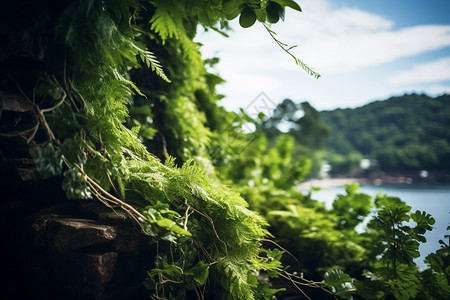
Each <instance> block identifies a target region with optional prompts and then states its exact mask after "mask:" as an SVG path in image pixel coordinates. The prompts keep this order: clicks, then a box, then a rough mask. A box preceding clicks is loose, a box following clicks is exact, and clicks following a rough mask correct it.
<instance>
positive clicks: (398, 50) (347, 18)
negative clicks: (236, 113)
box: [196, 0, 450, 110]
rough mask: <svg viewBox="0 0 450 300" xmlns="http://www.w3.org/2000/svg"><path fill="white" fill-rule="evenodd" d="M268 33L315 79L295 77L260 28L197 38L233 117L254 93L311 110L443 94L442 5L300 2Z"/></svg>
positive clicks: (445, 36) (447, 36)
mask: <svg viewBox="0 0 450 300" xmlns="http://www.w3.org/2000/svg"><path fill="white" fill-rule="evenodd" d="M297 2H298V3H299V4H300V6H301V7H302V9H303V12H302V13H299V12H296V11H294V10H291V9H289V8H288V9H287V10H286V21H285V22H279V23H277V24H275V25H273V26H272V29H273V30H275V32H277V37H278V39H280V40H281V41H283V42H285V43H287V44H289V45H297V46H298V47H296V48H295V49H293V53H294V54H295V55H296V56H297V57H298V58H300V59H301V60H302V61H303V62H305V63H307V64H308V65H309V66H311V67H313V68H314V70H315V71H317V72H319V73H320V74H321V75H322V77H321V78H320V79H315V78H313V77H311V76H308V75H307V74H306V73H305V72H304V71H302V70H301V69H300V68H299V67H298V66H297V65H296V64H295V62H294V61H293V59H292V58H291V57H289V56H288V55H287V54H286V53H284V52H283V51H282V50H281V49H280V48H279V47H278V46H277V45H276V43H275V42H274V41H273V40H272V39H271V37H270V36H269V35H268V33H267V31H265V29H264V27H263V26H262V25H260V24H255V25H254V26H252V27H250V28H247V29H244V28H241V27H240V26H239V24H238V21H237V19H235V20H233V21H232V22H231V26H232V27H233V28H234V29H235V30H234V31H233V32H230V33H229V35H230V37H229V38H224V37H222V36H221V35H219V34H217V33H215V32H213V31H208V32H201V33H199V34H198V36H197V38H196V40H197V41H198V42H200V43H202V44H203V46H202V47H201V51H202V55H203V57H204V58H208V57H212V56H218V57H220V59H221V61H220V63H219V64H218V65H217V66H216V67H215V68H214V69H213V70H212V71H213V72H216V73H218V74H219V75H221V76H222V77H223V78H224V79H225V80H226V81H227V82H226V83H225V84H222V85H221V86H220V87H219V92H220V93H222V94H224V95H225V96H226V97H225V98H224V99H223V100H221V103H220V104H221V105H223V106H224V107H226V108H228V109H230V110H237V109H238V108H239V107H243V108H244V107H246V106H247V105H248V104H249V103H251V102H252V101H253V100H254V99H255V97H257V96H258V95H259V94H260V93H261V92H264V93H265V94H266V95H267V97H269V98H270V99H271V100H272V101H273V102H275V103H278V102H280V101H282V100H283V99H285V98H290V99H292V100H294V101H296V102H300V101H309V102H310V103H311V104H312V105H313V106H314V107H315V108H316V109H318V110H326V109H334V108H337V107H341V108H346V107H357V106H361V105H364V104H366V103H368V102H371V101H374V100H383V99H386V98H388V97H390V96H395V95H402V94H404V93H412V92H416V93H426V94H429V95H431V96H436V95H441V94H444V93H450V0H429V1H417V0H395V1H393V0H391V1H388V0H378V1H366V0H341V1H338V0H303V1H297Z"/></svg>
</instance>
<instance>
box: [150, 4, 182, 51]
mask: <svg viewBox="0 0 450 300" xmlns="http://www.w3.org/2000/svg"><path fill="white" fill-rule="evenodd" d="M168 2H170V1H168ZM169 10H170V6H169V5H168V3H164V2H163V3H161V4H160V5H159V6H158V7H157V8H156V10H155V14H154V15H153V17H152V19H151V20H150V24H151V27H150V29H151V30H154V31H155V32H156V33H157V34H159V36H160V37H161V39H162V42H163V45H164V44H165V42H166V40H167V38H173V37H175V38H178V36H179V34H178V28H182V27H183V24H182V23H180V22H179V20H180V19H174V18H172V17H171V14H170V12H169Z"/></svg>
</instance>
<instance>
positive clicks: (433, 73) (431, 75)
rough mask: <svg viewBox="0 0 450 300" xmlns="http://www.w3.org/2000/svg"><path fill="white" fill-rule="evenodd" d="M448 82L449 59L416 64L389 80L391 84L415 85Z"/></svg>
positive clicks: (449, 77)
mask: <svg viewBox="0 0 450 300" xmlns="http://www.w3.org/2000/svg"><path fill="white" fill-rule="evenodd" d="M446 80H450V57H443V58H440V59H437V60H434V61H431V62H427V63H422V64H416V65H414V66H413V67H412V68H411V69H410V70H405V71H401V72H398V73H396V74H394V75H393V76H391V77H390V78H389V81H390V82H391V83H393V84H398V85H400V84H404V85H408V84H417V83H430V82H442V81H446Z"/></svg>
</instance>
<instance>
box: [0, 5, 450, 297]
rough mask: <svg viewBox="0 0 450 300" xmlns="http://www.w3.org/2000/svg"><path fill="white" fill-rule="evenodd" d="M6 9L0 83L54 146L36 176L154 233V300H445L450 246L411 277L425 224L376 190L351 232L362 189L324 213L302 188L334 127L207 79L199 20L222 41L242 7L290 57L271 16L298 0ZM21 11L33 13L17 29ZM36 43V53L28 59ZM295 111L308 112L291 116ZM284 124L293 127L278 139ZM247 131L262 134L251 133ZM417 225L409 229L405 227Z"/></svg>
mask: <svg viewBox="0 0 450 300" xmlns="http://www.w3.org/2000/svg"><path fill="white" fill-rule="evenodd" d="M11 5H12V9H11V11H12V12H14V13H12V14H11V16H7V17H5V18H1V21H0V22H2V24H5V27H3V26H2V29H3V28H8V29H10V30H6V31H5V32H3V31H2V32H1V34H2V36H4V37H5V40H7V41H11V43H7V45H6V46H5V47H2V48H0V63H1V65H2V78H1V79H2V81H1V82H8V88H10V89H12V90H14V91H16V92H18V93H20V94H22V96H23V97H24V99H26V100H27V101H28V102H29V104H30V105H32V106H33V107H34V108H35V109H36V111H37V112H38V113H39V124H38V125H37V127H36V131H35V132H34V133H33V134H31V135H29V136H25V139H26V142H29V143H33V142H34V140H33V139H34V138H35V137H36V136H39V138H40V139H41V140H42V139H44V140H45V143H46V144H47V145H46V147H44V148H43V149H41V150H40V151H37V153H36V155H35V162H36V168H37V169H38V171H39V172H40V174H41V175H42V177H43V178H50V177H52V176H60V177H61V178H62V189H64V190H65V191H66V195H67V198H69V199H73V198H76V199H86V198H96V199H97V200H98V201H101V202H102V203H104V204H105V205H106V206H109V207H111V208H113V207H114V208H115V209H117V207H118V208H120V209H121V210H123V211H125V212H126V213H127V214H128V215H129V216H130V217H131V218H133V219H134V220H136V222H137V223H138V224H139V225H140V226H141V228H142V231H143V232H144V233H145V234H147V235H149V236H151V240H152V243H153V244H154V245H155V249H156V250H155V251H156V252H157V253H156V256H155V260H154V263H153V265H150V266H148V269H149V271H148V273H147V275H148V277H147V278H146V280H145V283H144V285H145V286H146V287H147V288H148V289H149V291H150V292H151V293H152V296H153V297H154V298H166V299H182V298H193V297H196V298H198V299H205V298H208V299H270V298H271V297H272V296H273V295H275V294H277V293H280V292H283V289H274V288H272V287H271V284H270V281H274V280H279V281H284V282H288V283H290V284H291V285H293V286H294V287H295V288H296V290H297V291H298V292H299V293H304V292H303V290H302V288H303V287H308V288H313V289H317V290H319V291H320V292H321V293H325V292H324V290H326V292H327V293H331V294H334V295H336V296H338V297H342V298H350V297H351V294H352V293H354V292H355V287H356V289H357V291H358V293H359V294H360V295H363V296H364V295H369V296H368V297H371V296H373V295H375V296H376V297H388V296H390V295H394V296H395V297H400V298H402V297H403V298H405V297H413V296H415V295H425V296H427V297H434V296H435V295H439V296H441V295H444V296H445V295H448V245H446V246H445V247H443V248H442V249H441V250H439V251H438V252H437V253H436V254H433V255H430V256H429V257H428V258H427V263H428V264H429V266H430V269H429V270H425V271H423V272H418V270H417V268H416V266H415V265H414V262H413V259H414V258H415V257H417V255H418V251H417V250H418V245H419V243H420V242H424V241H425V238H424V233H425V232H426V231H428V230H430V229H431V226H432V225H433V222H434V220H433V219H432V217H431V216H429V215H428V214H426V213H424V212H416V213H410V208H409V207H408V206H406V205H405V204H404V203H402V202H401V201H400V200H398V199H396V198H390V197H387V196H380V197H378V198H377V200H376V202H375V205H376V207H377V208H378V209H379V211H378V213H377V216H376V217H375V218H374V220H373V221H372V222H371V223H370V226H369V229H368V230H367V232H365V233H362V234H360V233H357V232H356V230H355V227H356V226H357V225H359V224H360V223H361V222H362V220H363V219H364V217H366V216H367V214H368V213H369V212H370V208H371V206H372V203H371V200H370V197H368V196H367V195H363V194H360V193H357V187H356V186H348V187H347V190H346V195H340V196H339V197H338V199H337V200H336V202H335V205H334V206H333V209H331V210H327V209H326V208H325V207H324V205H323V204H320V203H318V202H317V201H315V200H313V194H312V192H309V193H301V192H299V191H298V190H296V185H297V183H298V182H300V181H301V180H303V179H304V178H305V176H306V175H307V173H308V172H309V171H310V169H311V166H312V165H313V162H312V161H313V160H314V159H315V158H314V157H311V156H307V155H305V153H308V152H309V150H311V149H314V150H317V149H320V146H321V145H320V144H321V140H322V139H323V137H324V136H325V135H326V133H327V130H326V127H324V126H323V124H322V123H321V122H320V118H319V115H318V113H317V111H316V110H315V109H314V108H312V107H311V106H310V105H309V104H308V103H302V104H300V105H297V104H294V103H293V102H292V101H285V102H283V103H282V105H280V107H279V108H277V110H276V111H275V114H274V117H272V118H270V119H268V120H265V119H264V117H263V116H261V118H260V119H258V120H252V119H251V118H250V117H249V116H248V115H247V114H246V113H245V111H241V112H239V113H233V112H227V111H226V110H224V109H223V108H221V107H219V106H218V105H217V100H219V99H220V98H221V97H222V96H221V95H218V94H217V93H216V90H215V87H216V85H217V84H220V83H221V82H223V80H222V79H221V78H220V77H219V76H218V75H216V74H211V73H208V71H206V67H205V65H206V64H209V63H212V62H214V61H215V60H214V59H211V60H202V58H201V55H200V52H199V50H198V46H199V45H197V44H196V43H195V42H193V37H194V36H195V33H196V27H197V25H199V24H200V25H202V26H205V27H207V28H211V29H213V30H216V31H219V32H221V30H222V29H223V28H226V20H227V19H228V18H235V17H238V16H239V15H240V16H241V17H242V14H244V11H246V13H245V14H246V15H247V16H245V18H249V17H251V18H252V19H253V15H252V14H254V15H255V17H256V18H255V22H256V21H258V22H259V23H262V26H265V28H266V29H267V30H268V32H269V34H270V35H271V36H272V38H274V39H275V41H276V43H277V44H278V45H279V46H280V47H282V48H283V50H285V51H286V52H288V53H290V52H289V50H290V49H292V48H291V47H288V46H287V45H285V44H283V43H281V42H280V41H279V40H277V39H276V37H275V33H274V32H273V31H272V30H271V29H270V27H269V24H268V23H267V21H269V22H271V23H273V22H276V21H278V20H279V19H283V16H284V10H285V8H286V7H290V8H292V9H294V10H298V11H300V10H301V9H300V6H298V4H297V3H296V2H294V1H290V0H289V1H288V0H273V1H257V0H252V1H239V0H228V1H220V0H211V1H194V0H191V1H175V0H170V1H157V0H154V1H138V0H127V1H123V0H120V1H119V0H108V1H94V0H83V1H66V2H62V3H59V2H55V1H50V0H49V1H45V0H42V1H22V2H20V3H15V2H14V3H12V4H11ZM19 12H21V13H24V14H25V15H26V16H28V17H29V19H25V22H24V23H23V24H18V22H17V18H16V17H17V15H18V13H19ZM242 18H244V17H242ZM248 21H249V20H246V23H245V24H244V25H249V26H250V25H252V24H251V23H252V22H248ZM250 21H252V20H250ZM217 24H220V25H221V29H218V28H217ZM222 33H223V32H222ZM23 37H27V38H26V39H25V40H26V41H24V40H23ZM27 39H29V40H27ZM23 43H25V44H26V45H24V44H23ZM27 43H28V44H27ZM33 48H38V51H37V53H38V54H37V55H35V54H36V53H31V54H30V53H27V52H26V51H32V50H28V49H33ZM24 49H25V50H26V51H25V50H24ZM21 51H22V52H21ZM23 51H25V52H23ZM17 53H21V54H23V55H25V56H27V55H28V56H29V57H27V59H25V60H24V61H21V63H23V64H24V65H26V64H27V63H29V64H31V65H32V66H34V67H33V68H32V72H28V73H27V74H21V73H20V72H13V71H12V70H11V68H9V69H8V68H6V67H5V68H3V67H4V66H7V65H8V64H12V65H14V64H13V63H12V62H14V61H15V59H17ZM294 59H295V61H296V62H297V64H300V66H302V67H303V68H304V69H305V70H306V71H307V72H309V73H310V74H312V75H314V76H316V77H318V74H317V73H315V72H313V71H312V70H311V69H309V68H308V67H307V66H306V65H304V64H303V63H301V62H300V61H299V60H298V59H297V58H295V57H294ZM19 60H20V58H19ZM8 72H9V73H8ZM4 73H7V74H6V75H3V74H4ZM290 107H294V108H295V110H293V111H303V112H304V115H303V116H301V117H298V116H295V115H294V114H291V115H289V114H287V112H290V111H291V110H290V109H289V108H290ZM286 118H287V121H288V122H289V123H291V124H290V125H292V126H293V127H292V128H291V129H292V130H290V131H289V132H287V134H281V133H280V131H279V128H278V125H280V123H281V122H282V121H286V120H285V119H286ZM247 123H253V124H255V125H256V127H257V128H259V129H260V128H262V125H264V126H265V129H264V128H263V130H257V131H255V132H252V133H246V132H244V131H243V129H242V128H243V125H245V124H247ZM266 125H268V126H266ZM32 129H33V128H32ZM33 130H34V129H33ZM41 133H43V134H41ZM272 133H273V134H272ZM229 186H231V188H230V187H229ZM244 199H245V200H244ZM410 220H412V221H414V222H415V223H416V226H414V227H412V226H409V225H405V224H404V223H405V222H408V221H410ZM269 223H270V225H271V227H270V231H269V229H267V228H268V224H269ZM268 237H271V238H274V240H269V239H268ZM268 244H269V245H270V246H268ZM263 246H264V247H263ZM287 249H289V250H287ZM384 249H387V250H384ZM296 257H298V258H300V261H299V260H298V259H297V258H296ZM288 265H290V266H291V267H288ZM342 269H345V270H346V272H347V273H348V274H349V275H347V274H345V273H344V272H343V271H342ZM362 269H367V271H365V272H364V273H363V271H362ZM291 270H292V272H291ZM289 272H290V273H289ZM303 272H304V273H305V274H306V275H308V276H311V277H309V278H313V279H314V280H316V279H317V281H311V280H307V279H305V277H304V276H303ZM362 274H364V275H365V278H366V279H363V276H362ZM350 275H351V276H352V277H355V278H357V279H359V281H356V280H354V279H352V278H351V277H350ZM421 281H423V282H428V283H430V284H432V285H433V287H435V288H433V289H430V288H427V287H425V286H423V285H421V284H420V282H421ZM446 282H447V285H446ZM372 291H377V292H376V293H373V292H372ZM305 295H306V294H305Z"/></svg>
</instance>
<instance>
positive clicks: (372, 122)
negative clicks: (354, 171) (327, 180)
mask: <svg viewBox="0 0 450 300" xmlns="http://www.w3.org/2000/svg"><path fill="white" fill-rule="evenodd" d="M321 117H322V121H323V122H324V123H325V124H327V125H328V126H329V127H330V135H329V136H328V137H327V138H326V139H325V148H326V150H327V151H329V152H331V153H332V154H331V155H329V159H330V161H331V163H332V164H333V162H337V161H341V162H343V161H344V159H343V156H347V157H349V156H353V157H356V158H357V157H366V158H371V159H376V160H377V161H378V163H379V167H380V168H381V169H382V170H384V171H408V170H420V169H427V170H448V169H450V130H449V128H450V95H442V96H439V97H436V98H431V97H429V96H427V95H417V94H411V95H403V96H400V97H392V98H389V99H388V100H386V101H375V102H372V103H370V104H367V105H365V106H362V107H359V108H355V109H336V110H333V111H323V112H321ZM347 165H348V164H347Z"/></svg>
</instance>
